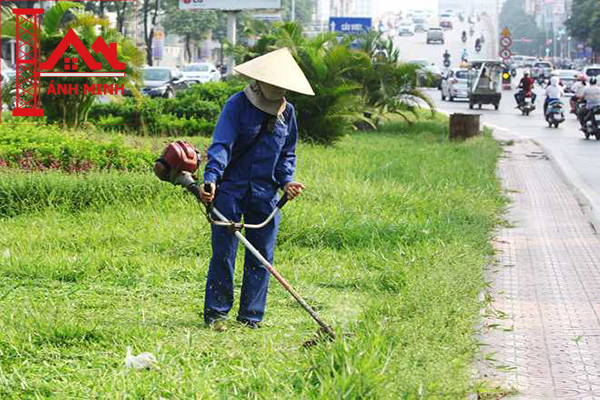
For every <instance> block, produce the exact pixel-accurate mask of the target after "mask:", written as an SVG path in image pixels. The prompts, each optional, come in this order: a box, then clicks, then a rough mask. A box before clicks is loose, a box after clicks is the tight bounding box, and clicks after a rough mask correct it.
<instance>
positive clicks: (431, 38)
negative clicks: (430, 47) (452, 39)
mask: <svg viewBox="0 0 600 400" xmlns="http://www.w3.org/2000/svg"><path fill="white" fill-rule="evenodd" d="M434 42H435V43H441V44H444V30H443V29H442V28H429V30H428V31H427V44H430V43H434Z"/></svg>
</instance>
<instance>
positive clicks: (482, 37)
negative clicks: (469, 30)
mask: <svg viewBox="0 0 600 400" xmlns="http://www.w3.org/2000/svg"><path fill="white" fill-rule="evenodd" d="M479 40H480V41H481V44H483V43H485V35H484V34H483V31H481V36H480V37H479Z"/></svg>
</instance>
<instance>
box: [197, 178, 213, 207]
mask: <svg viewBox="0 0 600 400" xmlns="http://www.w3.org/2000/svg"><path fill="white" fill-rule="evenodd" d="M208 184H209V185H210V192H206V191H204V185H205V184H203V185H200V197H201V198H202V202H203V203H204V204H210V203H212V202H213V200H214V199H215V191H216V189H217V185H215V184H214V183H213V182H208Z"/></svg>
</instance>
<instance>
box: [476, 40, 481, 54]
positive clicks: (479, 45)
mask: <svg viewBox="0 0 600 400" xmlns="http://www.w3.org/2000/svg"><path fill="white" fill-rule="evenodd" d="M475 51H477V52H479V51H481V39H479V38H477V39H476V40H475Z"/></svg>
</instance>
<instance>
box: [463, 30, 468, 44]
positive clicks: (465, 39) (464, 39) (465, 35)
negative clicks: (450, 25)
mask: <svg viewBox="0 0 600 400" xmlns="http://www.w3.org/2000/svg"><path fill="white" fill-rule="evenodd" d="M462 41H463V43H466V42H467V31H462Z"/></svg>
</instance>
